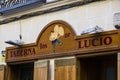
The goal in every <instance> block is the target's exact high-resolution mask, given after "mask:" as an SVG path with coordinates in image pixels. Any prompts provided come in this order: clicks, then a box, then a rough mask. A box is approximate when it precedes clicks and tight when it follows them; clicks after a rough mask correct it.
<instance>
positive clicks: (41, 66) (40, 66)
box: [34, 60, 50, 80]
mask: <svg viewBox="0 0 120 80" xmlns="http://www.w3.org/2000/svg"><path fill="white" fill-rule="evenodd" d="M49 79H50V78H49V61H48V60H39V61H36V62H35V66H34V80H49Z"/></svg>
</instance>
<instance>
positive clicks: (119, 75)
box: [117, 52, 120, 80]
mask: <svg viewBox="0 0 120 80" xmlns="http://www.w3.org/2000/svg"><path fill="white" fill-rule="evenodd" d="M117 58H118V59H117V80H120V52H119V53H118V54H117Z"/></svg>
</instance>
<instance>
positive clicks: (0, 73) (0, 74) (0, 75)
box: [0, 65, 4, 80]
mask: <svg viewBox="0 0 120 80" xmlns="http://www.w3.org/2000/svg"><path fill="white" fill-rule="evenodd" d="M0 80H4V66H3V65H0Z"/></svg>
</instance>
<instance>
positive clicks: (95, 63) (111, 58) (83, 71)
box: [78, 55, 117, 80]
mask: <svg viewBox="0 0 120 80" xmlns="http://www.w3.org/2000/svg"><path fill="white" fill-rule="evenodd" d="M78 60H79V75H78V76H80V78H79V79H80V80H117V55H104V56H94V57H84V58H79V59H78Z"/></svg>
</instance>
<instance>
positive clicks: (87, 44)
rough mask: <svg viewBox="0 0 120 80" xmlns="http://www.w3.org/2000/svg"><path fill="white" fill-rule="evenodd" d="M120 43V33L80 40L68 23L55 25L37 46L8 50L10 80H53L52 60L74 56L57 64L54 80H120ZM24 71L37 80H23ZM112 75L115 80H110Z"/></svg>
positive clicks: (111, 32) (47, 30)
mask: <svg viewBox="0 0 120 80" xmlns="http://www.w3.org/2000/svg"><path fill="white" fill-rule="evenodd" d="M119 40H120V30H113V31H106V32H101V33H96V34H86V35H80V36H76V34H75V33H74V30H73V29H72V27H71V26H70V25H69V24H67V23H66V22H64V21H59V20H58V21H53V22H51V23H50V24H48V25H46V26H45V28H44V29H43V30H42V31H41V33H40V35H39V36H38V39H37V41H36V43H32V44H25V45H23V46H21V47H17V46H16V47H8V48H7V49H6V51H7V55H6V56H7V58H6V62H7V64H8V66H9V67H10V69H8V76H7V77H8V78H7V80H50V71H51V70H50V67H49V66H50V63H49V62H50V59H54V58H61V57H70V56H74V58H71V59H60V60H58V59H57V60H54V80H96V79H99V80H109V79H110V80H116V79H117V76H116V75H118V79H117V80H119V60H118V59H117V58H118V57H117V56H118V54H117V53H118V52H119V50H120V41H119ZM27 63H32V64H27ZM23 64H26V66H27V65H30V66H32V67H29V66H27V67H26V66H25V65H24V66H23ZM18 66H21V67H18ZM117 66H118V67H117ZM25 67H26V68H25ZM23 68H24V69H27V68H29V69H31V74H30V75H34V76H33V77H31V78H33V79H29V75H26V76H27V77H28V78H26V79H23V78H21V76H23V75H22V69H23ZM117 68H118V69H117ZM16 69H17V70H16ZM24 69H23V70H24ZM109 71H110V72H111V73H109ZM23 72H24V71H23ZM25 73H29V72H28V71H26V72H24V74H25ZM112 73H114V74H113V76H114V77H110V78H109V77H108V76H110V75H112ZM17 74H18V75H17ZM12 76H13V77H12ZM94 76H95V77H94Z"/></svg>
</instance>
